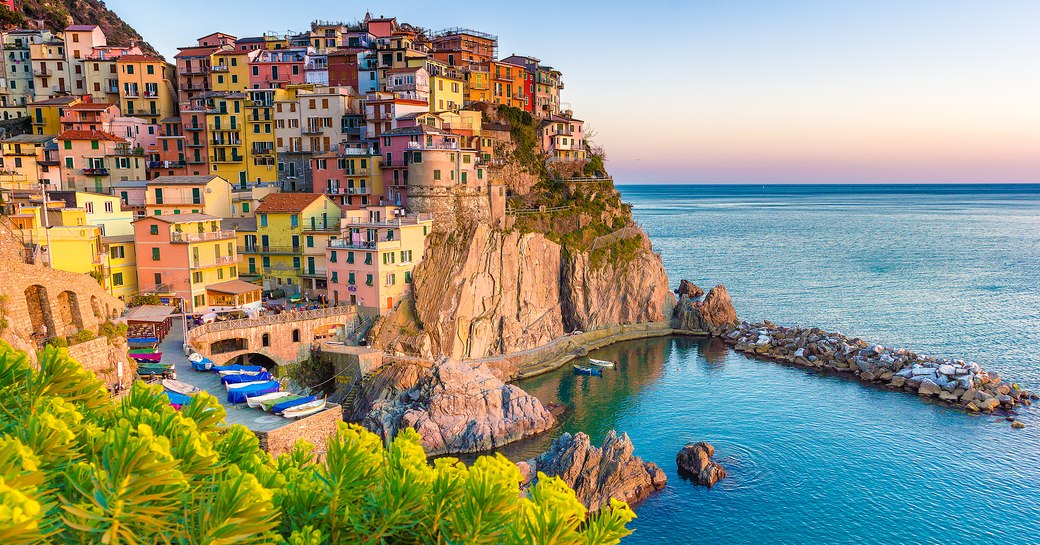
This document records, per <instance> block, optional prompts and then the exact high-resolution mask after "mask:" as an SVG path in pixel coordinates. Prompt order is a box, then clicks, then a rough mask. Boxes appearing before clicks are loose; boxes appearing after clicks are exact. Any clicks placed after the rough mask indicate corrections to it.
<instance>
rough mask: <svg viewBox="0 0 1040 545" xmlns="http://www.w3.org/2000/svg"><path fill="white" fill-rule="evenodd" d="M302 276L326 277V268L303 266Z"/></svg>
mask: <svg viewBox="0 0 1040 545" xmlns="http://www.w3.org/2000/svg"><path fill="white" fill-rule="evenodd" d="M300 276H313V277H317V278H325V269H318V268H313V269H310V268H303V269H300Z"/></svg>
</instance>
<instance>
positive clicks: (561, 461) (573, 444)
mask: <svg viewBox="0 0 1040 545" xmlns="http://www.w3.org/2000/svg"><path fill="white" fill-rule="evenodd" d="M633 450H634V447H633V446H632V441H631V440H630V439H629V438H628V434H627V433H621V434H620V435H618V434H617V432H615V431H614V430H610V431H609V432H607V436H606V437H605V438H604V439H603V444H602V445H601V446H600V447H599V448H597V447H595V446H593V445H592V440H591V439H589V436H588V435H586V434H584V433H577V434H574V435H571V434H569V433H564V434H563V435H561V436H560V437H559V438H558V439H556V441H555V442H553V444H552V446H551V447H549V450H547V451H545V452H544V453H543V454H541V455H540V456H538V457H537V458H534V459H532V460H528V461H526V462H520V463H518V464H517V466H518V467H519V468H520V473H521V475H523V476H524V486H530V485H531V484H533V483H534V482H535V481H536V480H537V475H538V472H542V473H544V474H546V475H548V476H550V477H560V478H561V479H563V481H564V482H566V483H567V485H568V486H570V487H571V488H573V489H574V492H575V493H576V494H577V496H578V500H579V501H581V503H583V504H585V506H586V507H587V508H588V509H589V510H590V511H595V510H597V509H599V508H600V507H603V506H605V505H607V504H608V503H609V502H610V498H615V499H618V500H622V501H625V502H628V503H629V504H630V505H631V504H635V503H638V502H640V501H642V500H643V499H645V498H646V497H647V496H649V495H650V494H651V493H653V492H655V491H657V490H660V489H662V488H664V486H665V484H666V482H667V477H665V474H664V471H663V470H662V469H661V468H660V467H658V466H657V464H655V463H653V462H644V461H643V459H642V458H640V457H638V456H635V455H634V454H633Z"/></svg>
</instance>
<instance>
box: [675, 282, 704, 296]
mask: <svg viewBox="0 0 1040 545" xmlns="http://www.w3.org/2000/svg"><path fill="white" fill-rule="evenodd" d="M675 294H676V295H678V296H679V297H682V296H683V295H688V296H690V299H696V298H698V297H700V296H702V295H704V290H702V289H701V288H700V287H698V286H697V284H694V283H693V282H690V281H689V280H687V279H685V278H683V279H682V280H680V281H679V289H677V290H675Z"/></svg>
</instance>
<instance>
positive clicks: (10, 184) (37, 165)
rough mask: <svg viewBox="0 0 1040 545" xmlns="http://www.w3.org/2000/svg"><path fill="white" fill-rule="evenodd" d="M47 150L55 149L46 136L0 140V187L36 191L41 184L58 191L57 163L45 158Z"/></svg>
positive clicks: (25, 135) (59, 174) (59, 173)
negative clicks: (0, 151)
mask: <svg viewBox="0 0 1040 545" xmlns="http://www.w3.org/2000/svg"><path fill="white" fill-rule="evenodd" d="M48 148H54V149H55V150H56V149H57V148H56V146H55V144H54V137H53V136H50V135H37V134H19V135H18V136H12V137H11V138H8V139H6V140H0V149H2V151H3V157H2V158H0V187H3V188H4V189H11V190H26V189H38V188H39V186H40V183H41V182H43V183H45V184H47V185H48V186H50V188H52V189H55V188H60V182H61V171H60V169H59V168H58V164H59V163H58V161H57V160H56V159H53V158H52V157H49V156H48V151H47V150H48Z"/></svg>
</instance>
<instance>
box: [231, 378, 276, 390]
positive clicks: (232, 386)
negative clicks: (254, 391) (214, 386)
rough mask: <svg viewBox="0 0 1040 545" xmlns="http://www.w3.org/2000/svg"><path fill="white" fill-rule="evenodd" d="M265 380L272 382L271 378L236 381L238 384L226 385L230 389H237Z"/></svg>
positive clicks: (261, 382)
mask: <svg viewBox="0 0 1040 545" xmlns="http://www.w3.org/2000/svg"><path fill="white" fill-rule="evenodd" d="M265 382H270V381H269V380H251V381H249V382H239V383H236V384H225V385H224V387H225V388H227V389H228V390H235V389H237V388H248V387H250V386H254V385H256V384H263V383H265Z"/></svg>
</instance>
